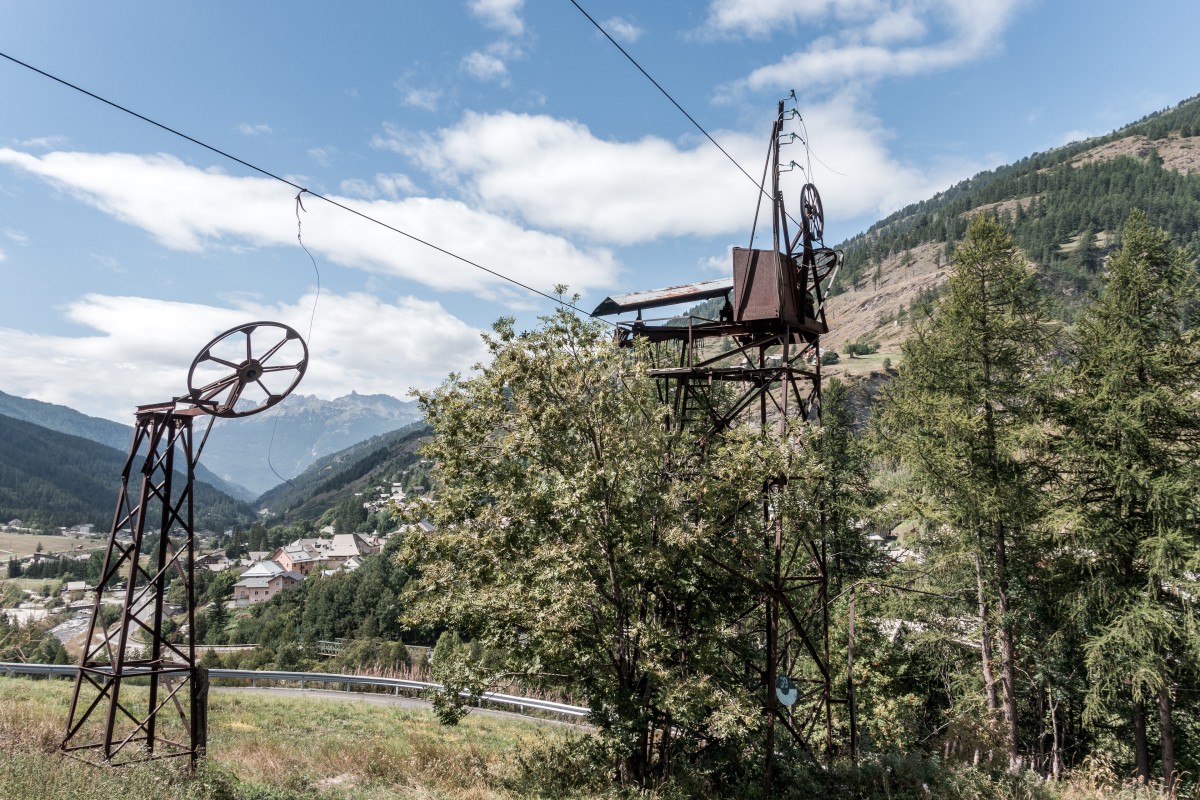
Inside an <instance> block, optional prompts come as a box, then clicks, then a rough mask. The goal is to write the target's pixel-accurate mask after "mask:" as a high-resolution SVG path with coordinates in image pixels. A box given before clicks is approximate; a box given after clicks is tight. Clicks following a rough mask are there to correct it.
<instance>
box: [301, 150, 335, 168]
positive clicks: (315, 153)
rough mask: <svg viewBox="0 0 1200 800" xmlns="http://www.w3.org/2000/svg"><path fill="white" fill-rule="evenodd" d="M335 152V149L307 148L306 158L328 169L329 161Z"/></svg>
mask: <svg viewBox="0 0 1200 800" xmlns="http://www.w3.org/2000/svg"><path fill="white" fill-rule="evenodd" d="M336 152H337V148H336V147H310V148H308V157H309V158H311V159H312V160H313V161H315V162H317V163H318V164H319V165H321V166H322V167H328V166H329V162H330V160H331V159H332V158H333V155H334V154H335V153H336Z"/></svg>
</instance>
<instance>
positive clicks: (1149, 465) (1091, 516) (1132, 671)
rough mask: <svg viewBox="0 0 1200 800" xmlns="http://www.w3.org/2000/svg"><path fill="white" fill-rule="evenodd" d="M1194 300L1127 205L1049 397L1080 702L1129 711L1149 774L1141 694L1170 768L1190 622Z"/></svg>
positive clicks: (1092, 711) (1199, 505) (1180, 258)
mask: <svg viewBox="0 0 1200 800" xmlns="http://www.w3.org/2000/svg"><path fill="white" fill-rule="evenodd" d="M1197 302H1200V292H1198V291H1197V286H1196V282H1195V277H1194V272H1193V271H1192V269H1191V267H1190V265H1189V259H1188V255H1187V254H1186V253H1185V252H1184V251H1182V250H1180V249H1178V248H1174V247H1172V246H1171V244H1170V241H1169V239H1168V237H1167V235H1166V233H1165V232H1163V231H1160V230H1156V229H1154V228H1152V227H1151V226H1150V225H1149V223H1148V222H1147V220H1146V217H1145V216H1144V215H1143V214H1141V213H1140V212H1134V213H1133V214H1131V215H1130V217H1129V220H1128V221H1127V223H1126V225H1125V230H1124V235H1123V243H1122V247H1121V250H1120V252H1119V253H1118V254H1117V255H1116V256H1115V257H1114V258H1113V259H1112V260H1111V261H1110V262H1109V278H1108V281H1107V283H1106V284H1105V286H1104V289H1103V291H1102V293H1101V295H1100V297H1099V298H1098V300H1097V301H1096V303H1095V304H1094V305H1093V307H1092V308H1091V309H1090V311H1089V313H1087V314H1086V315H1084V316H1083V318H1082V321H1081V322H1080V323H1079V325H1078V327H1077V329H1076V331H1075V332H1074V335H1073V337H1072V350H1073V353H1072V355H1073V356H1074V362H1075V363H1074V365H1073V368H1072V369H1071V370H1070V374H1069V375H1068V376H1067V378H1066V379H1065V381H1064V383H1065V392H1064V396H1063V399H1062V404H1061V407H1060V409H1059V410H1060V420H1061V430H1062V435H1061V442H1060V449H1061V452H1062V454H1063V458H1064V464H1065V475H1066V487H1065V488H1066V490H1067V492H1068V497H1069V498H1070V499H1071V500H1072V501H1073V507H1072V510H1073V511H1074V512H1075V514H1074V517H1073V519H1071V520H1070V523H1071V524H1069V525H1068V526H1067V533H1066V534H1065V537H1064V538H1065V544H1066V545H1067V546H1068V547H1070V549H1071V551H1072V552H1074V553H1075V554H1076V555H1077V558H1078V560H1079V562H1080V569H1081V574H1082V575H1083V576H1084V581H1083V588H1084V589H1085V591H1084V592H1083V593H1082V595H1081V599H1080V601H1079V603H1080V606H1081V608H1080V609H1079V611H1078V613H1079V615H1080V617H1081V618H1084V619H1087V620H1088V623H1089V625H1088V632H1089V636H1088V639H1087V641H1086V643H1085V645H1084V648H1085V653H1086V663H1087V668H1088V676H1089V682H1090V692H1089V694H1088V697H1087V701H1088V712H1089V715H1090V716H1091V717H1092V718H1095V717H1096V716H1097V715H1098V714H1099V713H1100V712H1102V711H1104V710H1107V709H1109V708H1110V707H1112V706H1113V705H1115V704H1118V703H1119V704H1122V705H1126V707H1127V709H1128V713H1129V715H1130V718H1131V728H1132V732H1133V739H1134V742H1135V751H1136V757H1137V759H1136V760H1137V765H1136V766H1137V770H1138V773H1139V777H1141V778H1142V779H1143V780H1148V779H1149V757H1148V752H1147V742H1146V734H1145V730H1146V719H1145V716H1146V714H1145V706H1146V704H1147V703H1148V702H1149V703H1157V704H1158V706H1159V717H1160V739H1161V746H1162V773H1163V780H1164V782H1165V784H1166V786H1167V788H1168V789H1169V788H1170V786H1171V784H1172V782H1173V780H1174V772H1175V767H1174V737H1173V735H1172V702H1173V695H1174V692H1175V687H1176V686H1177V685H1178V683H1179V680H1180V677H1179V676H1180V674H1181V672H1182V671H1183V670H1184V669H1185V668H1186V666H1187V665H1186V663H1185V662H1186V661H1187V660H1189V659H1194V658H1195V650H1196V632H1195V631H1194V630H1191V628H1190V616H1189V614H1188V613H1187V609H1186V608H1185V606H1186V605H1187V603H1188V598H1189V597H1191V596H1195V593H1196V580H1195V569H1196V564H1197V562H1198V560H1200V558H1198V552H1200V550H1198V546H1200V540H1198V537H1197V532H1196V528H1195V522H1194V520H1195V519H1196V516H1197V514H1200V501H1198V497H1200V375H1198V374H1197V372H1196V364H1197V362H1198V361H1200V339H1198V337H1197V333H1196V332H1195V331H1190V330H1187V328H1186V326H1185V323H1186V320H1187V315H1188V313H1189V310H1190V309H1191V308H1192V307H1194V305H1195V304H1196V303H1197Z"/></svg>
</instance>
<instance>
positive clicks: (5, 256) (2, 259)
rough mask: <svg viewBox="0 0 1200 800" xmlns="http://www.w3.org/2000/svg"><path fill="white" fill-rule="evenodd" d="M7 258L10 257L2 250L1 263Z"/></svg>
mask: <svg viewBox="0 0 1200 800" xmlns="http://www.w3.org/2000/svg"><path fill="white" fill-rule="evenodd" d="M7 258H8V256H7V255H6V254H5V253H4V251H3V250H0V261H4V260H6V259H7Z"/></svg>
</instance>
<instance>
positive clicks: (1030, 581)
mask: <svg viewBox="0 0 1200 800" xmlns="http://www.w3.org/2000/svg"><path fill="white" fill-rule="evenodd" d="M1018 252H1019V251H1018V248H1017V243H1016V242H1015V241H1014V239H1013V236H1012V235H1011V234H1010V233H1009V232H1008V230H1006V228H1005V226H1004V225H1003V224H1002V223H1001V222H1000V221H999V220H997V219H995V218H993V217H988V216H977V217H976V218H975V219H974V220H972V222H971V223H970V225H969V227H968V229H967V231H966V234H965V238H964V239H963V241H962V242H961V243H959V244H958V245H957V246H956V247H954V248H953V249H952V254H951V255H952V262H953V263H952V266H953V270H952V276H951V278H950V279H949V282H948V283H947V285H946V287H945V288H944V290H943V291H942V292H941V294H940V296H938V297H937V298H935V299H931V301H930V302H929V303H928V304H927V305H926V306H925V308H924V310H923V311H922V313H921V317H920V319H919V320H918V321H917V322H916V324H915V326H914V328H913V331H912V335H911V337H910V339H909V340H908V342H907V343H906V344H905V346H904V349H903V359H902V362H901V363H900V364H899V367H898V370H897V374H896V376H895V378H894V379H893V380H892V381H891V382H890V383H889V385H888V386H887V387H886V388H885V390H884V391H883V393H882V395H881V397H880V398H879V399H878V400H877V403H876V407H875V411H874V414H873V416H872V420H871V422H870V424H869V425H867V426H865V427H864V426H862V425H859V424H856V422H855V420H854V418H853V416H852V414H851V413H850V412H849V410H848V402H847V401H848V398H847V394H848V392H849V391H850V389H849V388H848V387H846V386H844V385H840V384H837V383H831V384H830V386H829V387H828V388H827V391H826V393H825V403H824V405H825V415H824V419H825V424H824V426H823V427H821V428H818V429H803V430H791V431H788V432H787V434H786V435H784V436H780V435H777V434H774V433H773V432H770V431H759V430H757V429H756V427H754V428H736V429H734V430H732V431H730V432H729V433H728V434H727V435H724V436H722V437H719V439H718V440H715V441H713V440H707V441H688V440H686V435H685V434H681V433H679V432H678V431H675V432H674V433H672V432H671V430H670V429H668V428H667V427H666V426H663V424H662V420H663V413H664V409H663V407H662V406H661V405H660V400H659V397H658V394H657V390H656V387H655V386H654V382H653V380H651V379H650V378H648V377H647V376H646V375H645V370H644V367H645V363H644V362H642V361H639V358H640V357H641V356H640V355H639V353H638V352H637V350H636V348H635V350H634V351H633V352H630V351H629V350H624V351H617V350H615V349H614V348H612V347H611V346H610V345H609V343H608V339H607V334H606V332H605V331H603V329H601V328H600V327H599V326H597V325H595V324H594V323H585V322H582V321H580V320H578V319H575V318H573V317H571V316H570V315H567V314H558V315H556V316H554V317H552V318H549V319H547V320H546V321H545V323H544V324H543V326H542V327H541V328H540V329H538V330H535V331H529V332H524V333H517V332H516V331H515V330H513V328H512V326H511V323H510V322H508V321H501V322H500V323H499V324H498V325H497V327H496V333H495V335H494V336H493V337H492V338H491V339H490V341H489V346H490V348H491V351H492V352H491V356H492V358H491V361H490V364H489V366H487V367H484V368H483V369H482V370H481V372H480V373H479V374H477V375H475V376H472V377H469V378H460V377H452V378H451V379H450V380H449V381H448V382H447V383H446V384H445V385H444V386H442V387H441V388H440V389H438V390H436V391H434V392H431V393H428V394H426V395H424V396H423V397H422V398H421V400H422V407H423V409H424V410H425V412H426V416H427V419H428V420H429V423H430V425H431V426H432V428H433V431H434V434H433V438H432V440H431V443H430V445H429V446H428V447H427V451H426V452H427V454H428V455H430V456H431V457H433V458H434V460H435V463H436V464H437V468H436V470H437V475H436V477H437V479H438V481H439V484H440V486H441V487H442V489H441V491H440V492H439V493H438V495H437V497H436V498H435V499H434V502H433V503H432V504H431V505H430V506H429V507H428V508H427V509H426V513H428V514H429V516H430V518H431V519H432V520H433V521H434V523H435V525H434V527H433V530H422V531H417V532H414V533H413V534H412V535H410V536H409V537H408V538H407V540H406V543H405V549H404V559H405V561H406V563H407V564H409V565H410V569H411V570H412V578H411V579H410V580H409V582H408V584H407V585H406V588H405V609H404V614H405V616H406V619H409V620H410V621H420V622H422V623H424V624H427V625H440V626H444V627H445V628H447V629H449V630H452V631H454V632H456V633H457V634H460V635H461V636H463V637H464V638H465V639H467V640H470V641H473V642H477V643H479V645H480V646H481V647H482V648H483V649H484V650H485V651H486V652H488V653H489V654H490V656H489V659H488V662H489V663H487V664H486V665H484V664H475V665H474V666H472V664H470V663H464V665H463V670H462V671H461V673H460V675H459V683H460V684H461V685H462V686H464V687H466V688H471V687H473V686H486V685H490V684H491V683H494V682H495V681H498V680H510V681H511V680H513V676H519V678H523V679H527V680H529V681H534V682H542V683H544V682H545V681H547V680H549V681H556V682H557V683H558V684H559V685H560V686H562V687H563V688H564V689H566V690H568V691H570V692H572V696H574V697H576V698H577V699H578V700H579V701H581V702H586V703H587V704H589V705H590V706H591V707H592V709H593V722H594V723H595V724H596V725H597V727H598V730H599V732H600V735H599V737H598V741H599V742H600V744H599V745H597V747H596V750H595V751H594V752H591V753H590V756H589V758H590V759H591V760H590V761H589V763H592V764H594V765H600V766H598V767H596V770H598V771H593V772H591V773H588V772H587V771H583V772H579V773H578V775H579V776H584V775H585V774H590V775H591V776H592V778H593V779H596V775H601V776H602V778H600V779H603V780H612V779H615V780H617V781H618V782H620V783H623V784H625V785H629V786H637V787H643V788H645V787H655V786H657V787H664V786H667V785H671V786H676V787H682V790H683V791H684V792H685V793H688V794H691V795H692V796H733V795H740V794H744V793H746V792H748V791H755V792H757V791H758V790H757V788H753V789H752V788H751V787H757V786H759V785H760V781H761V773H760V771H759V770H760V768H759V767H758V766H756V765H757V764H758V763H759V760H758V759H756V758H749V759H748V758H747V754H750V753H759V752H761V747H762V741H763V739H762V736H763V733H764V731H763V727H762V726H763V715H762V713H761V710H762V706H763V702H764V700H763V698H764V693H765V692H766V691H768V690H769V688H770V687H765V686H764V685H763V679H762V676H761V675H758V674H757V673H755V672H754V671H753V670H748V669H747V667H746V665H748V664H751V663H752V661H753V656H754V653H755V652H756V651H757V652H761V648H762V646H763V644H762V639H761V632H762V629H761V626H758V625H757V623H755V622H754V621H753V619H752V616H753V615H751V616H749V617H748V616H747V609H752V608H755V607H756V603H758V602H759V601H761V592H762V587H763V586H764V584H763V583H762V582H761V581H760V580H759V579H758V578H756V575H761V574H763V573H762V572H761V570H764V569H767V568H768V566H769V565H767V564H766V563H765V562H764V555H763V552H762V550H763V548H762V537H761V519H760V520H759V521H758V523H757V527H756V525H755V523H754V522H753V521H752V520H748V519H746V518H745V517H744V516H739V514H738V513H737V509H738V508H744V507H745V506H746V505H747V503H750V504H754V502H755V500H754V498H761V497H762V485H761V476H762V475H764V474H773V473H775V472H777V474H794V475H803V476H807V478H808V480H803V481H801V480H793V481H790V482H788V485H787V486H786V488H785V489H783V490H782V491H781V492H780V493H779V494H778V497H777V498H776V499H774V500H772V502H773V503H776V504H777V505H776V506H775V508H777V509H779V510H780V511H783V510H786V511H787V518H789V519H792V520H795V521H796V522H797V523H798V524H797V528H796V531H795V532H794V533H792V534H788V535H793V536H796V537H799V538H805V537H813V536H820V537H821V538H822V539H824V541H825V542H826V544H827V546H828V547H829V551H830V552H831V553H832V554H833V556H832V558H831V562H830V563H831V567H830V569H831V572H832V573H833V574H832V578H831V582H832V587H831V590H830V593H831V597H832V599H831V601H830V605H829V606H828V610H829V613H830V619H831V642H833V651H834V661H835V662H837V661H838V660H839V659H842V661H841V665H840V666H837V665H836V663H835V666H834V667H832V668H831V669H832V670H833V671H834V672H836V674H839V675H846V670H847V668H848V666H849V665H848V664H847V663H846V662H845V660H844V659H845V658H846V655H847V652H846V644H847V642H848V637H847V634H848V630H847V628H848V616H849V613H848V612H849V603H850V602H856V615H857V616H856V620H857V624H856V637H855V647H856V656H855V662H854V664H855V667H854V669H855V673H854V686H855V690H856V691H855V696H856V703H857V712H858V715H857V716H858V721H859V734H860V735H859V748H860V749H859V753H858V755H859V757H860V762H859V767H858V768H856V769H852V768H850V767H849V766H848V760H847V759H848V756H849V755H850V753H849V750H848V749H847V748H846V747H844V746H842V747H841V748H840V749H837V748H835V752H834V753H832V754H831V755H832V756H833V758H834V764H835V766H834V768H832V769H829V770H825V771H816V772H814V771H812V770H811V769H810V768H808V767H806V766H805V765H806V764H810V763H811V762H810V761H807V760H806V758H805V756H804V754H803V753H802V752H791V751H790V750H789V749H788V748H789V745H788V744H787V743H786V742H785V743H784V744H782V745H779V746H780V747H781V748H783V749H782V750H780V753H781V754H782V755H783V758H782V759H781V761H782V762H783V766H782V769H783V776H782V780H783V785H789V786H792V787H799V786H810V787H815V786H818V785H820V786H822V787H824V788H823V789H821V790H822V791H833V792H837V791H848V792H861V793H864V794H870V793H872V792H878V793H879V794H880V796H883V795H884V794H886V793H889V792H890V791H894V790H896V789H897V788H898V787H897V785H896V784H892V785H891V786H892V788H891V789H888V788H887V787H888V785H889V784H888V783H887V782H888V781H889V780H893V779H896V780H898V778H889V777H887V776H888V775H893V776H895V775H897V774H898V773H896V772H887V773H881V772H880V771H879V769H878V768H875V769H874V770H872V768H871V766H870V765H876V767H878V765H881V764H885V763H887V764H899V763H906V764H908V765H909V767H907V768H906V769H908V772H907V773H906V774H909V775H910V777H911V776H916V775H920V776H922V777H921V778H920V780H919V781H917V783H918V784H920V783H924V784H925V789H924V791H925V792H926V793H929V792H934V793H940V794H939V795H938V796H954V793H955V792H961V791H965V789H963V784H962V781H963V780H968V779H970V780H978V781H983V782H985V783H986V782H988V781H991V782H992V783H988V784H987V785H988V786H990V789H986V790H980V789H978V786H976V789H975V791H982V792H983V794H988V793H999V792H1000V791H1001V788H1000V787H1001V784H1004V782H1006V781H1008V782H1014V781H1015V782H1018V783H1019V782H1020V781H1022V780H1023V778H1022V777H1021V775H1023V774H1029V773H1033V774H1039V775H1041V776H1043V777H1045V778H1048V779H1068V778H1070V777H1071V776H1072V775H1073V774H1079V773H1081V772H1083V771H1085V770H1092V771H1093V772H1092V773H1089V774H1092V775H1093V777H1094V776H1095V775H1096V774H1099V773H1100V772H1102V773H1104V775H1106V776H1108V779H1111V780H1113V781H1115V782H1117V783H1119V782H1120V780H1121V779H1122V778H1129V779H1131V780H1135V781H1140V782H1141V783H1142V784H1143V785H1151V784H1153V785H1155V786H1159V787H1161V788H1162V789H1163V791H1165V792H1167V793H1171V792H1181V791H1183V790H1186V788H1187V787H1186V786H1182V785H1181V782H1185V781H1190V780H1191V779H1190V778H1186V777H1181V776H1188V775H1195V774H1196V770H1197V767H1200V763H1197V762H1198V761H1200V739H1198V738H1197V725H1198V723H1200V714H1198V712H1200V698H1198V697H1197V696H1196V694H1195V693H1194V692H1193V691H1192V689H1191V687H1192V686H1194V685H1195V680H1196V677H1197V668H1198V666H1200V659H1198V656H1200V651H1198V647H1197V645H1198V643H1200V637H1197V635H1196V630H1195V621H1194V618H1193V608H1192V599H1193V598H1194V597H1195V595H1196V591H1197V589H1198V588H1200V587H1198V586H1197V582H1198V579H1197V575H1198V574H1200V546H1198V545H1200V541H1198V531H1197V530H1196V528H1195V520H1196V519H1197V517H1198V513H1197V512H1198V511H1200V509H1198V508H1197V505H1198V502H1200V501H1198V500H1197V498H1200V492H1198V491H1197V490H1198V489H1200V467H1198V466H1197V465H1198V464H1200V459H1198V458H1197V456H1200V452H1197V448H1200V386H1198V385H1197V380H1198V379H1197V375H1196V371H1195V365H1196V364H1197V363H1200V340H1198V339H1197V333H1196V331H1195V329H1194V328H1193V327H1192V325H1191V319H1192V315H1193V310H1194V308H1195V307H1196V303H1197V300H1198V299H1200V294H1198V292H1197V285H1196V274H1195V268H1194V264H1193V259H1192V256H1191V255H1190V254H1189V253H1188V252H1187V250H1185V249H1183V248H1181V247H1179V246H1177V244H1176V243H1174V242H1173V241H1172V237H1171V236H1170V234H1169V233H1168V232H1167V231H1164V230H1161V229H1158V228H1155V227H1153V226H1151V225H1150V224H1149V222H1148V221H1147V218H1146V216H1145V215H1144V214H1142V213H1141V212H1136V211H1135V212H1133V213H1131V214H1130V215H1129V218H1128V220H1127V221H1126V222H1125V224H1124V226H1123V228H1122V232H1121V234H1120V242H1119V249H1117V250H1116V252H1115V253H1114V254H1113V255H1112V256H1111V257H1110V258H1109V259H1108V260H1107V262H1106V263H1104V264H1103V266H1102V268H1099V269H1098V270H1097V273H1098V276H1099V278H1098V280H1099V289H1098V292H1097V293H1096V294H1095V295H1094V296H1093V298H1092V299H1091V300H1090V301H1089V302H1088V303H1087V305H1086V307H1085V311H1084V312H1082V313H1080V315H1079V316H1078V318H1077V322H1076V323H1075V324H1074V325H1067V324H1064V323H1063V322H1061V321H1056V320H1055V319H1054V318H1053V316H1052V315H1051V313H1050V311H1051V306H1052V303H1051V297H1050V296H1049V293H1048V292H1047V290H1046V288H1045V286H1044V284H1043V282H1042V281H1040V280H1039V276H1038V275H1037V274H1035V273H1034V272H1032V271H1031V270H1030V269H1029V268H1028V267H1027V266H1026V262H1025V260H1024V259H1023V258H1022V257H1020V256H1019V255H1018ZM642 355H644V354H642ZM681 436H682V437H683V439H681V438H680V437H681ZM681 476H686V478H685V479H681ZM773 497H774V496H773ZM754 507H756V508H758V509H759V512H758V513H760V514H761V508H762V507H761V505H756V506H754ZM756 531H757V533H756ZM869 534H876V536H875V540H876V541H878V540H885V541H887V540H890V544H885V545H884V546H881V547H877V546H872V545H870V544H869V543H868V535H869ZM729 565H734V566H735V567H736V568H735V569H729V568H727V567H728V566H729ZM756 570H757V571H758V572H756ZM851 598H854V600H853V601H851ZM784 627H785V629H786V627H787V626H786V625H785V626H784ZM797 669H800V670H803V669H804V667H803V666H800V667H798V668H797ZM832 716H833V724H834V727H835V730H836V733H837V737H836V738H837V739H838V740H839V741H841V742H845V741H847V740H848V733H849V730H848V727H849V709H848V707H847V706H846V705H839V706H837V707H836V708H835V709H834V711H833V714H832ZM777 741H778V740H777ZM896 759H900V761H896ZM573 763H574V764H576V766H577V765H578V761H575V762H573ZM837 765H841V766H837ZM914 765H916V766H914ZM1097 770H1098V771H1099V772H1097ZM964 776H966V777H964ZM971 776H975V777H974V778H972V777H971ZM979 776H986V777H979ZM579 779H580V780H584V778H583V777H580V778H579ZM912 779H913V780H916V778H915V777H914V778H912ZM879 781H882V784H881V783H879ZM931 781H932V784H931V783H930V782H931ZM1016 785H1017V783H1011V784H1008V790H1010V791H1015V789H1014V788H1013V787H1014V786H1016ZM1020 785H1022V786H1026V785H1027V784H1020ZM1053 785H1054V784H1053V783H1049V784H1045V786H1046V787H1048V788H1045V789H1042V790H1039V791H1044V792H1047V793H1051V794H1047V795H1046V796H1052V792H1053V791H1054V790H1053V788H1052V787H1053ZM1189 785H1190V784H1189ZM930 786H932V787H933V788H930ZM912 788H913V790H914V791H917V789H916V787H915V786H914V787H912Z"/></svg>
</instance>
